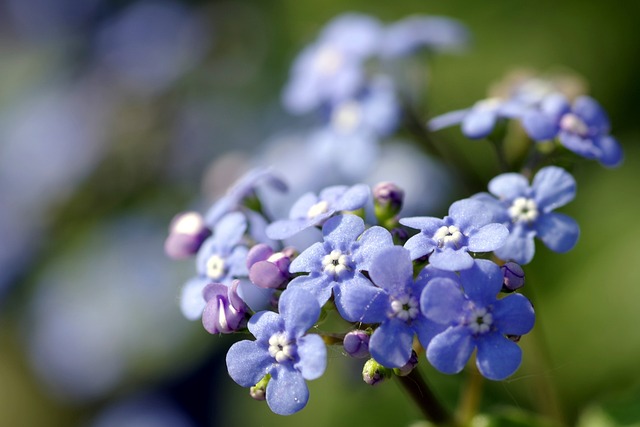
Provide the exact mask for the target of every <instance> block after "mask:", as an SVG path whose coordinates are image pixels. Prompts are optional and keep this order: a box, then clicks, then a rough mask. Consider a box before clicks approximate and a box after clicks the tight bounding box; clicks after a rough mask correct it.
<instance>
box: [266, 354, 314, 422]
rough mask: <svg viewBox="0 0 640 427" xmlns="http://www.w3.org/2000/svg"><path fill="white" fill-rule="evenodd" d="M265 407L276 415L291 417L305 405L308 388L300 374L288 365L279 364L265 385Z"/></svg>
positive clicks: (307, 398) (307, 399)
mask: <svg viewBox="0 0 640 427" xmlns="http://www.w3.org/2000/svg"><path fill="white" fill-rule="evenodd" d="M266 397H267V405H269V409H271V410H272V411H273V412H275V413H276V414H278V415H291V414H294V413H296V412H298V411H299V410H301V409H302V408H304V407H305V406H306V405H307V402H308V401H309V388H308V387H307V383H306V382H305V381H304V378H303V377H302V374H301V373H300V372H299V371H297V370H295V369H294V368H293V367H291V366H288V365H283V364H280V365H278V367H277V369H276V370H275V372H274V374H273V377H272V378H271V380H270V381H269V384H267V390H266Z"/></svg>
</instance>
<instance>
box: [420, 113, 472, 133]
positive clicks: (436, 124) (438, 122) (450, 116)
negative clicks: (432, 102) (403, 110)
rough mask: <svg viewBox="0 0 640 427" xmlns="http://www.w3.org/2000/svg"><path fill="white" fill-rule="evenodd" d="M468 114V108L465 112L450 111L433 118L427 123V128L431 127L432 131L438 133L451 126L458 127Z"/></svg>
mask: <svg viewBox="0 0 640 427" xmlns="http://www.w3.org/2000/svg"><path fill="white" fill-rule="evenodd" d="M468 113H469V109H468V108H466V109H464V110H456V111H450V112H448V113H445V114H442V115H439V116H436V117H434V118H432V119H431V120H429V123H427V126H429V129H430V130H432V131H438V130H440V129H443V128H446V127H449V126H453V125H457V124H458V123H461V122H462V120H463V119H464V118H465V116H466V115H467V114H468Z"/></svg>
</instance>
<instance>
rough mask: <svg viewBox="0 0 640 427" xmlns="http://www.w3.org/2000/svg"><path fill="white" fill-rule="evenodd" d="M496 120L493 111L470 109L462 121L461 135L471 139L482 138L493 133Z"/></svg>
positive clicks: (496, 116)
mask: <svg viewBox="0 0 640 427" xmlns="http://www.w3.org/2000/svg"><path fill="white" fill-rule="evenodd" d="M497 119H498V115H497V112H496V111H495V110H486V109H484V108H472V109H471V111H469V113H468V114H467V115H466V116H465V117H464V119H462V133H463V134H465V135H466V136H467V137H468V138H471V139H479V138H484V137H485V136H487V135H489V134H490V133H491V132H492V131H493V128H494V126H495V125H496V121H497Z"/></svg>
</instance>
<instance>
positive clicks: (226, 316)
mask: <svg viewBox="0 0 640 427" xmlns="http://www.w3.org/2000/svg"><path fill="white" fill-rule="evenodd" d="M238 284H239V281H238V280H234V281H233V284H232V285H231V286H226V285H223V284H221V283H211V284H209V285H207V286H206V287H205V288H204V290H203V291H202V293H203V296H204V299H205V301H207V305H205V307H204V311H203V312H202V325H203V326H204V328H205V329H206V330H207V331H208V332H209V333H210V334H229V333H232V332H235V331H237V330H239V329H241V328H243V327H244V326H245V322H246V314H247V311H248V308H247V306H246V304H245V303H244V301H243V300H242V299H241V298H240V296H238V292H237V290H238Z"/></svg>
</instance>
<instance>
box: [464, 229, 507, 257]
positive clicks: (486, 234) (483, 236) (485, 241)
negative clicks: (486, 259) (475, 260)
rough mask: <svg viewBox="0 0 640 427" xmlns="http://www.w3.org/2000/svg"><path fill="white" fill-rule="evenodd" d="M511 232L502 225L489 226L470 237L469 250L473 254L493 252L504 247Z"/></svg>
mask: <svg viewBox="0 0 640 427" xmlns="http://www.w3.org/2000/svg"><path fill="white" fill-rule="evenodd" d="M508 235H509V230H508V229H507V227H505V226H504V225H502V224H496V223H493V224H487V225H485V226H484V227H481V228H480V229H479V230H477V231H475V232H474V233H473V234H471V235H470V236H469V250H470V251H472V252H491V251H493V250H496V249H498V248H499V247H500V246H502V245H503V244H504V242H505V240H506V239H507V236H508Z"/></svg>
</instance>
